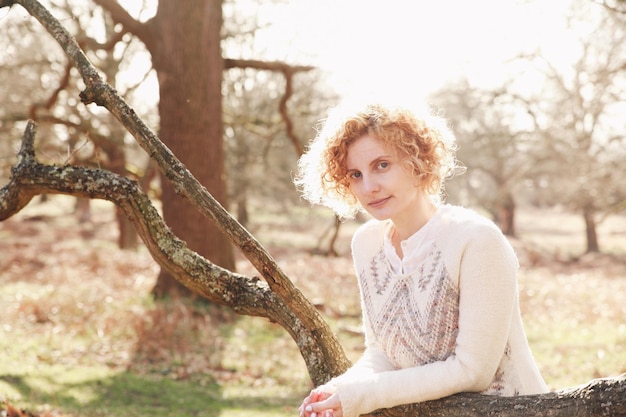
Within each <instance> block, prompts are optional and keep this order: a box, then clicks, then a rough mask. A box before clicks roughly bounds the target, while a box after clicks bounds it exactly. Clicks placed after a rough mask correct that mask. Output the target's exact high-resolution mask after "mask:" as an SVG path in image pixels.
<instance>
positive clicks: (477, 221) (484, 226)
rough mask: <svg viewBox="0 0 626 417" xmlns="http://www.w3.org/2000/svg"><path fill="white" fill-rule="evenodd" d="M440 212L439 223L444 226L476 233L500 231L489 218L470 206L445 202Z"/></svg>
mask: <svg viewBox="0 0 626 417" xmlns="http://www.w3.org/2000/svg"><path fill="white" fill-rule="evenodd" d="M440 213H441V214H440V216H441V225H442V227H444V228H451V229H456V230H457V231H459V229H460V230H463V231H467V232H476V233H480V232H485V231H486V230H492V231H496V232H499V231H500V229H499V228H498V226H496V224H495V223H494V222H493V221H492V220H491V219H489V218H487V217H485V216H483V215H482V214H479V213H478V212H476V211H474V210H472V209H470V208H466V207H463V206H455V205H451V204H446V205H444V206H442V207H441V208H440Z"/></svg>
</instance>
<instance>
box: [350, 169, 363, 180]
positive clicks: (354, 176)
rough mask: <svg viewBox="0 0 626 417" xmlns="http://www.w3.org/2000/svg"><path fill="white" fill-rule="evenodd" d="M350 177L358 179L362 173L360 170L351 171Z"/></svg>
mask: <svg viewBox="0 0 626 417" xmlns="http://www.w3.org/2000/svg"><path fill="white" fill-rule="evenodd" d="M349 177H350V178H351V179H354V180H356V179H359V178H361V173H360V172H358V171H355V172H351V173H350V175H349Z"/></svg>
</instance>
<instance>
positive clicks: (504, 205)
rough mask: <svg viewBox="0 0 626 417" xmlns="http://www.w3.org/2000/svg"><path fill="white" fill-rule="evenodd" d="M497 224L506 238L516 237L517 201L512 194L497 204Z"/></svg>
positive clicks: (508, 194)
mask: <svg viewBox="0 0 626 417" xmlns="http://www.w3.org/2000/svg"><path fill="white" fill-rule="evenodd" d="M496 223H497V224H498V226H499V227H500V230H502V233H504V234H505V235H506V236H509V237H515V200H514V199H513V196H512V195H511V194H510V193H507V194H506V195H505V196H503V198H502V199H501V200H499V201H497V202H496Z"/></svg>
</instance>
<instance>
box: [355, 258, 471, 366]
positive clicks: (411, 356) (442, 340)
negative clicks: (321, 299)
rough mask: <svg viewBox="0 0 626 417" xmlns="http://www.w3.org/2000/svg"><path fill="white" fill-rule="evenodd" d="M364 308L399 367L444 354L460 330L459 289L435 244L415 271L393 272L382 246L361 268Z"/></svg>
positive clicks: (437, 357)
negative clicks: (365, 265)
mask: <svg viewBox="0 0 626 417" xmlns="http://www.w3.org/2000/svg"><path fill="white" fill-rule="evenodd" d="M359 278H360V280H361V288H362V293H363V302H364V303H365V311H367V312H368V314H369V319H370V323H371V325H372V330H373V333H374V335H375V337H376V339H377V340H378V341H379V343H380V346H381V348H382V350H383V351H384V352H385V354H386V355H387V357H388V358H389V360H390V361H391V362H392V363H393V364H394V366H396V367H397V368H407V367H410V366H419V365H424V364H427V363H431V362H434V361H440V360H445V359H446V358H447V357H448V356H450V355H451V354H452V353H453V352H454V348H455V343H456V336H457V333H458V318H459V293H458V289H457V288H456V286H455V285H454V284H453V283H452V282H451V280H450V278H449V276H448V273H447V271H446V268H445V266H444V264H443V260H442V257H441V252H440V251H439V250H437V249H436V248H435V247H433V249H432V250H431V252H430V253H429V254H428V256H427V258H426V259H425V260H424V263H423V264H422V266H421V268H420V269H419V270H418V271H416V272H415V273H413V274H411V275H397V276H396V275H393V274H392V272H391V270H390V269H389V267H388V265H387V262H386V261H385V256H384V252H383V251H382V250H381V251H380V252H379V253H378V254H377V255H376V256H375V257H373V258H372V259H371V261H370V264H369V268H368V270H366V271H362V272H361V274H360V277H359Z"/></svg>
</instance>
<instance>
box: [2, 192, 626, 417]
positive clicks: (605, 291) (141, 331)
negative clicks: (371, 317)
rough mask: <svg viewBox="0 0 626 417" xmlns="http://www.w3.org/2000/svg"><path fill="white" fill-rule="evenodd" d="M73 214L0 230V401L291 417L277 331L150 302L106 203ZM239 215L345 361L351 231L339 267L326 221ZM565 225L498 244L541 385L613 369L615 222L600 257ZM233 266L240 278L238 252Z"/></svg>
mask: <svg viewBox="0 0 626 417" xmlns="http://www.w3.org/2000/svg"><path fill="white" fill-rule="evenodd" d="M73 209H74V200H73V199H71V198H67V197H60V196H53V197H49V199H48V201H46V202H40V201H33V202H31V204H30V205H29V206H28V207H27V208H26V209H25V210H23V211H22V212H20V213H19V214H18V215H16V216H14V217H13V218H11V219H9V220H6V221H4V222H1V223H0V305H1V306H2V314H1V315H0V401H7V402H8V403H10V404H15V405H16V406H18V407H25V408H28V409H30V410H36V411H37V412H38V413H43V414H45V413H47V414H48V415H75V416H81V417H82V416H117V415H120V416H121V415H137V416H144V415H145V416H147V415H152V414H154V413H158V414H166V415H172V414H176V415H179V416H187V415H188V416H192V415H194V416H217V415H226V416H251V415H253V414H254V415H255V417H258V416H264V415H268V416H269V415H272V416H275V415H279V416H280V415H294V412H295V408H296V407H297V405H298V402H299V401H300V398H301V397H302V395H304V393H305V392H306V391H307V390H309V389H310V388H311V387H310V381H309V380H308V377H307V374H306V368H305V366H304V362H303V360H302V358H301V357H300V356H299V352H298V351H297V348H296V346H295V344H294V343H293V342H292V341H291V339H290V338H289V336H288V335H287V334H286V332H284V331H283V330H282V329H281V328H279V327H278V326H276V325H272V324H270V323H268V322H266V321H264V320H262V319H258V318H242V319H240V320H237V321H236V322H235V323H233V324H231V325H228V326H218V325H217V324H216V323H215V320H213V319H212V318H211V316H210V315H209V314H205V313H206V311H202V309H200V308H198V307H192V306H190V305H188V304H185V303H180V302H173V303H170V304H167V305H159V304H155V303H154V302H153V301H152V299H151V297H150V290H151V288H152V286H153V285H154V283H155V280H156V275H157V272H158V266H157V265H156V264H155V263H154V261H153V260H152V259H151V258H150V256H149V254H148V253H147V251H146V250H145V248H143V247H140V248H139V249H137V250H134V251H120V250H119V249H117V247H116V239H117V229H116V225H115V222H114V215H113V207H112V206H111V205H110V204H109V203H105V202H93V203H92V211H91V219H90V220H86V221H83V222H81V221H80V218H79V216H76V215H75V214H74V213H73ZM253 213H255V214H254V215H253V224H252V225H251V226H250V229H251V231H252V233H253V234H254V235H255V236H257V238H259V240H260V241H261V243H262V244H264V245H266V247H267V248H268V249H269V250H270V252H271V253H272V255H273V256H274V257H275V258H276V259H277V261H278V263H279V265H280V266H281V267H282V268H283V269H284V270H285V271H286V273H287V275H288V276H290V277H291V278H292V279H293V280H294V282H295V283H296V285H297V286H298V287H299V288H300V289H301V290H302V291H303V293H304V294H305V295H306V296H307V297H308V298H309V299H311V300H312V301H313V302H314V303H315V304H316V305H317V306H318V307H319V308H320V310H321V311H322V313H323V315H324V316H325V318H326V319H327V320H328V321H329V323H330V324H331V326H332V327H333V329H335V330H336V332H337V335H338V337H339V339H340V341H341V343H342V345H343V346H344V348H345V350H346V353H347V354H348V356H349V357H350V358H351V359H353V360H354V359H356V358H358V356H359V354H360V352H361V351H362V335H361V333H360V320H359V303H358V298H357V296H358V294H357V287H356V282H355V279H354V275H353V271H352V264H351V261H350V259H349V256H348V255H349V241H350V236H351V234H352V232H353V231H354V229H355V228H356V227H357V224H356V223H355V222H350V223H346V224H345V225H343V226H342V227H341V229H340V231H341V233H340V235H339V239H338V242H337V244H336V249H337V250H338V252H339V256H336V257H326V256H321V255H318V254H316V253H318V252H319V251H318V250H315V249H316V248H317V247H318V246H319V239H320V237H321V236H322V235H323V231H324V229H326V228H328V227H330V226H331V225H332V218H331V217H329V216H328V215H327V214H320V213H316V214H314V215H312V216H309V215H305V214H302V213H301V212H298V211H295V212H294V211H292V212H290V214H289V215H285V213H284V212H281V211H278V210H277V211H275V212H271V211H269V210H266V211H264V212H259V211H253ZM83 220H84V219H83ZM581 223H582V222H581V221H580V219H578V218H577V217H576V216H572V215H567V214H565V213H563V212H562V211H556V210H542V211H536V210H524V211H522V212H521V213H520V214H519V215H518V225H517V228H518V231H519V234H520V237H519V239H512V240H511V241H512V243H513V245H514V247H515V248H516V250H517V252H518V255H519V257H520V261H521V264H522V268H521V270H520V275H519V286H520V302H521V306H522V310H523V316H524V321H525V326H526V329H527V333H528V338H529V342H530V344H531V348H532V349H533V352H534V354H535V356H536V359H537V362H538V364H539V367H540V369H541V372H542V374H543V375H544V377H545V379H546V381H547V383H548V384H549V386H550V388H552V389H558V388H563V387H567V386H573V385H578V384H582V383H585V382H587V381H588V380H590V379H593V378H597V377H606V376H612V375H617V374H620V373H623V372H626V319H625V318H626V303H624V302H623V299H624V296H625V295H626V218H625V217H623V216H622V217H620V216H614V217H612V218H610V219H609V220H608V221H607V222H605V223H603V224H602V226H601V228H600V230H599V231H600V244H601V245H602V246H603V248H604V250H605V253H603V254H588V255H582V256H581V255H580V254H581V253H582V252H583V249H584V240H583V237H584V234H583V232H582V224H581ZM324 244H325V243H323V244H322V246H324ZM237 268H238V271H239V272H242V273H244V274H248V275H253V274H254V271H253V270H252V268H251V267H250V266H249V264H248V263H247V261H246V260H245V259H244V258H243V257H242V256H240V255H238V266H237ZM0 408H1V407H0ZM174 410H175V411H174Z"/></svg>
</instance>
